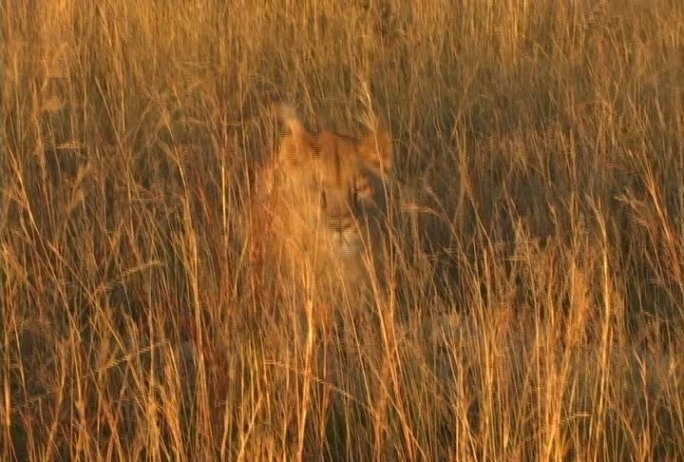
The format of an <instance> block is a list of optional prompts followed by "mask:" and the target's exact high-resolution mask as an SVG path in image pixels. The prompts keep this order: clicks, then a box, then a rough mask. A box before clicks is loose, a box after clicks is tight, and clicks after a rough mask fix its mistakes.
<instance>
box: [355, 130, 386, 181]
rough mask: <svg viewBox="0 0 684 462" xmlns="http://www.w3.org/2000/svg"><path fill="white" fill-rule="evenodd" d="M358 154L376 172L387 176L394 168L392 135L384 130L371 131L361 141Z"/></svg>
mask: <svg viewBox="0 0 684 462" xmlns="http://www.w3.org/2000/svg"><path fill="white" fill-rule="evenodd" d="M359 152H360V154H361V155H362V156H363V158H364V159H366V160H367V161H368V162H369V163H370V164H371V165H372V166H373V168H375V169H376V170H378V171H379V172H381V173H383V174H385V175H387V174H389V173H390V172H391V171H392V168H393V166H394V150H393V148H392V135H390V134H389V132H388V131H386V130H383V129H381V130H379V131H371V132H370V133H368V134H367V135H366V136H365V137H364V138H363V139H362V140H361V144H360V146H359Z"/></svg>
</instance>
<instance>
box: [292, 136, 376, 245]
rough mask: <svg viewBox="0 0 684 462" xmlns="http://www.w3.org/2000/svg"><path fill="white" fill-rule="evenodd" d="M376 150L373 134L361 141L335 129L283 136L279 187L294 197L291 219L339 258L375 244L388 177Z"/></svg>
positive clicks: (294, 230)
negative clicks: (345, 135)
mask: <svg viewBox="0 0 684 462" xmlns="http://www.w3.org/2000/svg"><path fill="white" fill-rule="evenodd" d="M380 141H382V140H380ZM378 149H379V148H378V139H377V137H375V136H368V137H367V138H366V139H365V140H363V141H362V142H360V143H359V142H356V141H355V140H353V139H350V138H346V137H342V136H339V135H336V134H334V133H331V132H323V133H321V134H320V135H318V136H312V135H309V134H304V136H299V137H297V136H296V135H294V134H293V135H290V136H289V137H287V138H285V139H283V142H282V144H281V150H280V156H281V169H280V172H279V174H280V178H279V180H280V181H281V182H282V183H281V184H280V186H281V188H279V189H280V192H281V193H283V194H285V197H287V196H288V195H289V196H291V197H292V199H293V202H292V203H291V204H290V207H292V208H294V209H295V210H294V211H295V212H296V214H295V216H294V217H293V218H294V220H295V221H296V222H299V223H298V224H295V223H293V225H296V226H300V227H301V229H300V230H299V231H301V232H304V233H306V234H310V239H312V241H310V242H309V243H313V242H318V243H319V244H322V245H323V246H327V247H328V250H329V251H330V252H333V253H334V254H336V255H337V256H339V257H341V258H350V257H354V256H357V255H358V254H361V253H362V252H364V251H365V250H369V246H373V245H376V244H377V243H376V242H374V241H375V240H376V239H377V236H376V234H377V233H379V232H381V230H380V229H379V227H381V226H382V222H383V221H384V217H385V213H386V195H387V191H386V188H385V181H384V179H385V178H386V174H387V173H386V172H387V170H388V167H389V166H386V167H385V168H384V169H383V168H381V167H380V162H381V161H382V159H381V158H380V157H379V156H378V152H377V151H378ZM288 193H289V194H288ZM292 231H293V232H294V233H297V232H298V230H296V229H293V230H292ZM371 250H372V249H371Z"/></svg>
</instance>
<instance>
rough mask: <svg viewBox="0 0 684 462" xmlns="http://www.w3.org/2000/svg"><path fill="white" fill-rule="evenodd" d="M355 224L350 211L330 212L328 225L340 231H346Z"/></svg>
mask: <svg viewBox="0 0 684 462" xmlns="http://www.w3.org/2000/svg"><path fill="white" fill-rule="evenodd" d="M353 225H354V220H353V218H352V216H351V215H350V214H349V213H331V214H328V226H329V227H330V229H332V230H333V231H336V232H338V233H341V232H344V231H346V230H347V229H349V228H351V227H352V226H353Z"/></svg>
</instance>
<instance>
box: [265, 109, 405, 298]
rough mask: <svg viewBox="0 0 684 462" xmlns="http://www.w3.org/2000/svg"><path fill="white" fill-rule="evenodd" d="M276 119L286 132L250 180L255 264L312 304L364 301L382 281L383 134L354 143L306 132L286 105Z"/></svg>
mask: <svg viewBox="0 0 684 462" xmlns="http://www.w3.org/2000/svg"><path fill="white" fill-rule="evenodd" d="M278 112H279V115H280V119H281V120H282V122H283V124H284V125H285V127H286V128H287V131H288V133H286V134H285V135H284V136H282V137H281V140H280V145H279V147H278V149H277V151H276V152H275V154H274V155H273V156H272V158H271V159H270V161H269V162H268V163H267V164H266V166H265V167H263V169H262V170H261V171H260V172H259V174H258V177H257V181H256V191H257V194H256V195H257V199H256V201H255V204H254V205H255V207H253V219H254V220H255V222H256V223H257V224H256V226H254V228H253V238H254V240H255V242H256V248H257V249H258V252H257V253H258V255H259V257H258V258H259V260H260V261H261V262H262V264H263V266H264V267H265V268H267V269H269V270H270V272H271V273H272V272H273V271H274V270H275V271H276V272H277V273H278V275H279V278H280V279H281V280H283V279H285V280H289V281H292V282H293V283H295V285H296V286H297V287H298V288H300V289H313V292H314V293H315V294H317V297H318V298H319V300H320V299H325V298H326V296H331V295H332V296H333V297H337V296H344V297H346V298H347V299H349V300H359V297H360V296H369V295H370V296H372V294H373V293H375V292H377V290H378V287H380V286H381V285H382V284H384V281H383V279H384V278H385V275H386V260H387V255H386V253H387V236H388V228H387V223H388V215H387V212H388V210H387V207H388V197H389V195H390V191H391V188H390V186H391V176H390V175H391V173H392V167H393V160H394V159H393V149H392V137H391V135H390V134H389V132H387V131H386V130H385V129H384V128H379V127H378V125H379V124H377V123H370V124H369V125H370V127H369V129H368V132H367V133H366V135H365V136H364V137H362V138H361V139H355V138H352V137H348V136H344V135H340V134H337V133H335V132H332V131H328V130H323V131H321V132H319V133H312V132H310V131H308V130H307V129H306V128H305V126H304V123H303V122H302V121H301V119H300V118H299V117H298V115H297V113H296V111H295V110H294V108H293V107H292V106H290V105H288V104H282V105H280V106H279V111H278ZM328 301H329V299H328Z"/></svg>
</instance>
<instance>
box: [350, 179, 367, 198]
mask: <svg viewBox="0 0 684 462" xmlns="http://www.w3.org/2000/svg"><path fill="white" fill-rule="evenodd" d="M370 193H371V187H370V185H369V184H368V183H367V182H366V181H359V182H357V183H356V184H355V185H354V197H356V196H359V195H360V196H362V197H368V196H369V195H370Z"/></svg>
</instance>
